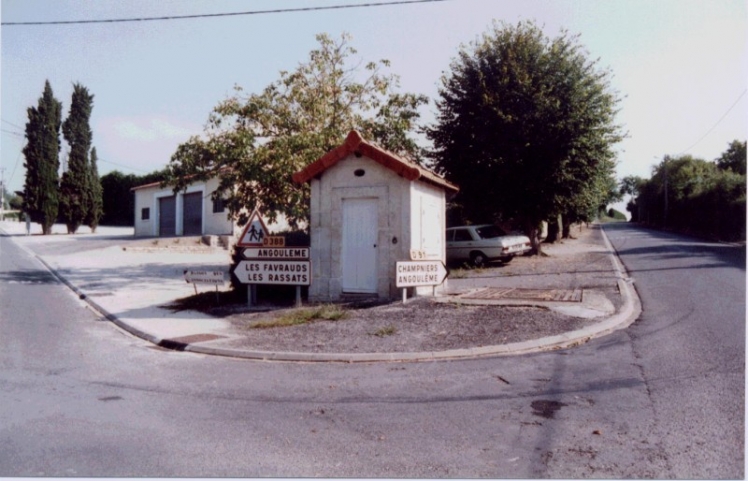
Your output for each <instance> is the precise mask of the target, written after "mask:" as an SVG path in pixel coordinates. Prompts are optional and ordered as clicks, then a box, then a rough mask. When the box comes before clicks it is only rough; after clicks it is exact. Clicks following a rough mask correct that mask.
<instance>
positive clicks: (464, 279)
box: [213, 226, 621, 353]
mask: <svg viewBox="0 0 748 481" xmlns="http://www.w3.org/2000/svg"><path fill="white" fill-rule="evenodd" d="M573 235H574V236H575V237H576V238H575V239H570V240H565V241H563V242H562V243H557V244H553V245H545V246H544V247H545V251H546V252H547V254H548V257H520V258H516V259H514V260H513V261H512V262H511V263H509V264H498V265H496V266H491V267H488V268H484V269H476V270H468V269H465V270H455V271H453V275H455V277H454V278H451V279H450V281H449V291H450V293H452V294H455V293H459V292H464V291H467V290H470V289H474V288H476V287H488V286H497V287H505V286H506V287H522V288H553V287H556V288H566V289H571V288H595V289H596V290H599V291H601V292H603V293H604V294H605V295H606V296H607V297H608V298H609V299H610V300H611V301H612V302H613V304H614V306H615V307H616V309H618V308H620V305H621V299H620V295H619V294H618V291H617V289H616V277H615V275H614V272H613V266H612V264H611V261H610V256H609V254H608V252H607V250H606V248H605V246H604V243H603V239H602V234H601V232H600V227H599V226H590V227H589V228H583V229H581V230H580V229H575V230H574V232H573ZM342 307H343V308H344V309H345V311H346V315H345V317H344V318H343V319H339V320H335V321H328V320H314V321H311V322H309V323H306V324H301V325H293V326H283V327H271V328H262V329H260V328H253V327H252V326H253V325H254V324H257V323H259V322H267V321H270V320H273V319H278V318H279V317H281V316H283V315H286V314H288V313H289V312H293V311H294V309H288V308H285V309H270V310H269V311H267V312H242V311H244V310H245V309H246V308H244V307H242V306H235V307H234V309H233V310H226V309H225V308H224V309H223V310H222V311H221V312H214V313H213V314H214V315H219V316H220V317H223V318H225V319H226V320H228V321H230V322H231V324H232V325H233V327H234V329H235V333H236V335H237V337H236V338H232V339H227V340H225V341H221V342H220V343H221V344H222V345H224V346H226V347H233V348H246V349H254V350H262V351H286V352H315V353H371V352H377V353H391V352H420V351H442V350H448V349H460V348H469V347H480V346H489V345H500V344H507V343H512V342H520V341H527V340H532V339H538V338H541V337H546V336H552V335H556V334H561V333H564V332H568V331H572V330H576V329H581V328H582V327H585V326H587V325H589V324H590V323H593V322H595V321H594V320H593V321H590V320H585V319H580V318H575V317H570V316H566V315H562V314H559V313H556V312H553V311H550V310H548V309H545V308H543V307H519V306H500V305H492V306H473V305H471V306H468V305H454V304H445V303H438V302H434V301H432V300H431V299H429V298H419V299H414V300H411V301H409V302H408V303H406V304H404V305H403V304H402V302H401V301H395V302H392V303H388V304H380V305H373V306H362V305H359V306H355V305H347V306H342ZM312 308H313V306H306V307H305V308H302V309H312Z"/></svg>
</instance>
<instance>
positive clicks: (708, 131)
mask: <svg viewBox="0 0 748 481" xmlns="http://www.w3.org/2000/svg"><path fill="white" fill-rule="evenodd" d="M746 92H748V89H745V90H743V93H741V94H740V95H739V96H738V98H737V100H735V102H733V104H732V105H731V106H730V108H729V109H727V112H725V113H724V115H722V117H720V118H719V120H718V121H717V123H715V124H714V125H712V128H711V129H709V130H707V132H706V133H705V134H704V135H702V136H701V137H700V138H699V140H697V141H696V142H694V144H693V145H692V146H690V147H689V148H687V149H686V150H683V151H682V152H678V153H677V154H675V156H676V157H677V156H679V155H681V154H685V153H686V152H688V151H689V150H691V149H693V148H694V147H696V146H697V145H699V142H701V141H702V140H704V139H705V138H706V136H707V135H709V134H711V133H712V130H714V129H715V128H717V126H718V125H719V124H720V122H722V121H723V120H724V119H725V117H727V114H729V113H730V112H731V111H732V109H734V108H735V106H736V105H738V102H740V99H742V98H743V95H745V93H746Z"/></svg>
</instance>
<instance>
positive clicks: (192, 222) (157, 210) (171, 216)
mask: <svg viewBox="0 0 748 481" xmlns="http://www.w3.org/2000/svg"><path fill="white" fill-rule="evenodd" d="M218 183H219V181H218V179H217V178H214V179H210V180H208V181H196V182H193V183H191V184H190V185H189V186H187V188H186V189H185V190H183V191H181V192H179V193H177V194H175V193H174V191H173V190H172V188H171V187H161V186H160V184H159V183H158V182H156V183H153V184H146V185H140V186H137V187H133V189H132V190H133V192H134V193H135V236H136V237H174V236H201V235H217V236H233V235H235V234H237V233H238V231H239V229H238V228H237V226H236V223H235V222H234V221H232V220H231V219H229V218H228V209H227V208H226V207H225V206H224V203H223V201H222V200H221V199H219V200H216V201H214V200H212V199H211V194H213V192H215V190H216V189H217V188H218Z"/></svg>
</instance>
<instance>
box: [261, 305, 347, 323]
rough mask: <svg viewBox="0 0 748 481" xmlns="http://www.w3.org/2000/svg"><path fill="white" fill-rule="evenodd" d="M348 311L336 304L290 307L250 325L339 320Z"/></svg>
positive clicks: (343, 317)
mask: <svg viewBox="0 0 748 481" xmlns="http://www.w3.org/2000/svg"><path fill="white" fill-rule="evenodd" d="M347 315H348V312H347V311H346V310H345V309H344V308H343V307H341V306H339V305H336V304H323V305H321V306H318V307H314V308H307V309H292V310H290V311H288V312H286V313H284V314H283V315H281V316H279V317H276V318H274V319H271V320H267V321H258V322H256V323H254V324H252V325H251V327H252V328H253V329H268V328H271V327H288V326H297V325H300V324H309V323H310V322H314V321H318V320H324V321H339V320H341V319H345V318H346V316H347Z"/></svg>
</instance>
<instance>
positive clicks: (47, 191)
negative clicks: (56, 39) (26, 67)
mask: <svg viewBox="0 0 748 481" xmlns="http://www.w3.org/2000/svg"><path fill="white" fill-rule="evenodd" d="M27 112H28V118H29V120H28V122H27V123H26V146H25V147H24V148H23V155H24V157H25V158H26V162H24V167H26V180H25V182H24V187H23V195H22V197H23V211H24V212H26V213H27V214H29V216H30V218H31V221H32V222H36V223H38V224H41V226H42V233H43V234H45V235H46V234H49V233H50V231H51V228H52V224H54V222H55V219H57V212H58V205H59V199H58V180H59V176H58V170H59V168H60V124H61V123H62V103H61V102H59V101H58V100H57V99H55V97H54V93H53V92H52V87H51V86H50V85H49V81H46V82H45V83H44V92H43V93H42V96H41V97H40V98H39V102H38V105H37V107H29V109H28V110H27Z"/></svg>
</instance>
